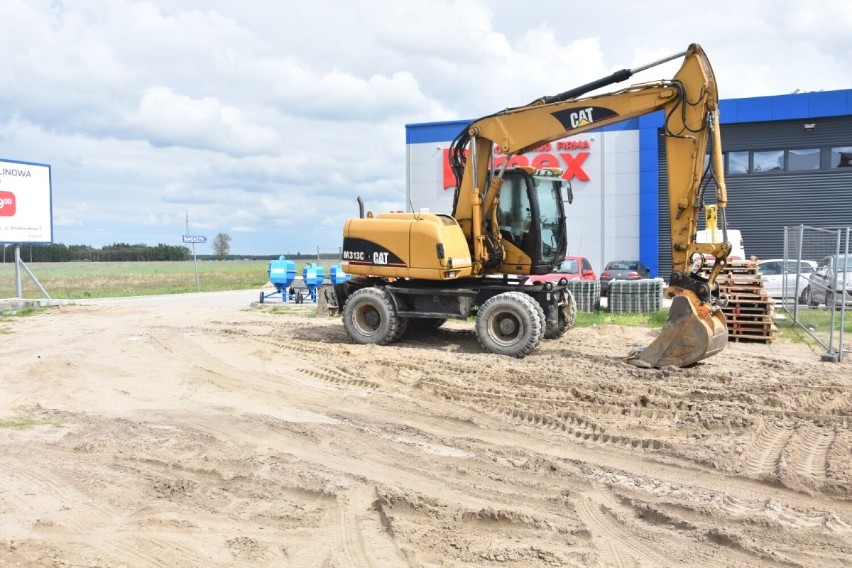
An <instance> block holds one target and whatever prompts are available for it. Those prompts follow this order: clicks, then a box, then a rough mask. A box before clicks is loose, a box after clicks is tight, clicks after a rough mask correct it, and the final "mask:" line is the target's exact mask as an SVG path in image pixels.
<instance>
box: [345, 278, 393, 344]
mask: <svg viewBox="0 0 852 568" xmlns="http://www.w3.org/2000/svg"><path fill="white" fill-rule="evenodd" d="M400 325H401V322H400V318H399V316H397V315H396V312H395V311H394V307H393V301H392V300H391V297H390V293H389V292H387V291H386V290H384V289H383V288H361V289H360V290H357V291H356V292H354V293H353V294H352V295H351V296H349V298H348V299H347V300H346V303H345V304H344V305H343V327H344V328H345V329H346V333H347V334H348V335H349V338H350V339H352V341H354V342H355V343H362V344H368V343H372V344H376V345H387V344H388V343H391V342H392V341H395V340H396V339H398V338H399V335H400V334H399V330H400Z"/></svg>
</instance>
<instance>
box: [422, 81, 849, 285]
mask: <svg viewBox="0 0 852 568" xmlns="http://www.w3.org/2000/svg"><path fill="white" fill-rule="evenodd" d="M720 121H721V133H722V147H723V151H724V154H725V179H726V185H727V188H728V201H729V203H728V209H727V221H728V227H729V228H732V229H739V230H740V231H741V232H742V235H743V240H744V241H745V250H746V254H747V255H749V256H752V255H754V256H757V257H758V258H770V257H782V256H783V255H784V227H793V226H798V225H806V226H811V227H826V228H829V227H848V226H850V225H852V90H839V91H820V92H811V93H794V94H787V95H777V96H768V97H753V98H742V99H727V100H722V101H720ZM468 122H469V121H468V120H462V121H451V122H435V123H422V124H409V125H406V145H407V180H406V193H407V195H406V197H407V199H406V203H407V204H408V206H409V207H410V209H411V210H412V211H420V210H426V209H428V210H430V211H432V212H440V213H449V212H451V210H452V197H453V186H454V183H455V181H454V179H453V177H452V173H451V172H450V170H449V168H448V167H447V163H446V162H447V160H446V153H447V150H448V148H449V145H450V142H451V141H452V140H453V138H455V136H456V135H457V134H458V133H459V131H461V130H462V129H463V128H464V127H465V126H466V125H467V124H468ZM662 125H663V116H662V113H660V112H657V113H653V114H649V115H646V116H643V117H639V118H635V119H630V120H627V121H624V122H621V123H618V124H616V125H613V126H610V127H606V128H603V129H600V130H594V131H589V132H586V133H583V134H581V135H577V136H574V137H570V138H566V139H564V140H561V141H558V142H553V143H551V144H548V145H545V146H543V147H542V148H539V149H537V151H535V152H530V153H528V154H525V155H524V156H519V157H516V158H515V160H516V161H517V160H519V161H520V163H526V164H530V165H539V166H559V167H562V168H564V169H565V176H564V177H566V179H568V180H569V181H570V182H571V185H572V189H573V193H574V202H573V204H571V205H567V204H566V208H567V213H568V222H569V227H568V252H569V254H574V255H583V256H586V257H588V258H589V259H590V260H591V261H592V264H593V266H594V268H595V269H596V270H598V271H599V270H601V269H602V268H603V266H604V265H605V263H606V262H607V261H609V260H612V259H619V258H638V259H640V260H642V261H643V262H644V263H645V264H646V265H647V266H649V267H650V268H651V271H652V275H654V276H662V277H667V276H668V274H669V273H670V271H671V266H670V265H669V261H668V260H667V259H668V258H669V257H670V253H669V249H670V239H669V234H668V232H669V229H668V200H667V188H666V183H667V181H666V179H665V158H666V157H665V146H664V144H662V143H661V142H662V140H661V137H662ZM708 200H709V201H710V202H712V201H714V200H715V197H714V196H713V191H712V188H711V191H710V193H709V199H708Z"/></svg>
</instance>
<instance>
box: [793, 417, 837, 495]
mask: <svg viewBox="0 0 852 568" xmlns="http://www.w3.org/2000/svg"><path fill="white" fill-rule="evenodd" d="M835 436H836V434H835V432H834V431H833V430H826V429H824V428H820V427H818V426H815V425H813V424H808V425H806V426H804V427H802V428H800V429H799V430H798V431H797V435H796V437H795V440H794V442H793V444H792V449H791V451H790V462H791V463H790V469H791V470H792V471H793V472H794V473H796V474H798V475H800V476H802V477H806V478H810V479H812V480H813V481H815V482H817V483H818V484H819V485H823V484H825V481H826V470H827V467H828V449H829V448H830V447H831V444H832V443H833V442H834V438H835Z"/></svg>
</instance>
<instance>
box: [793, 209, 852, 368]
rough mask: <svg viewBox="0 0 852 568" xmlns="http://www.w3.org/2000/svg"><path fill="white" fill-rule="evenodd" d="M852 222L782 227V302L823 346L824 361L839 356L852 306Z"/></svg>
mask: <svg viewBox="0 0 852 568" xmlns="http://www.w3.org/2000/svg"><path fill="white" fill-rule="evenodd" d="M850 233H852V227H843V228H828V229H826V228H816V227H806V226H804V225H799V226H795V227H784V262H783V267H784V268H783V271H784V272H783V273H784V278H783V280H782V298H781V302H780V305H781V308H782V309H783V310H784V311H785V312H786V313H787V315H788V316H789V317H790V318H791V319H792V324H793V325H796V326H799V327H801V328H802V329H803V330H804V331H805V332H807V333H808V335H810V336H811V337H812V338H813V339H814V340H815V341H817V343H819V344H820V345H821V346H822V347H823V348H824V349H825V354H824V355H823V356H822V359H823V360H824V361H835V362H839V361H841V360H842V359H843V354H844V352H846V351H849V350H850V348H852V347H850V346H849V345H845V344H844V341H845V328H846V312H847V309H848V308H849V307H852V258H850V254H849V253H850Z"/></svg>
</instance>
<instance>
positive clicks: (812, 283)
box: [805, 254, 852, 307]
mask: <svg viewBox="0 0 852 568" xmlns="http://www.w3.org/2000/svg"><path fill="white" fill-rule="evenodd" d="M808 280H809V284H808V287H807V288H806V289H805V303H807V304H808V305H809V306H818V305H820V304H825V305H826V306H827V307H839V306H842V305H847V306H852V255H845V254H841V255H831V256H827V257H825V258H823V259H822V260H820V261H819V262H818V263H817V268H816V270H815V271H814V272H813V274H811V275H810V277H809V279H808Z"/></svg>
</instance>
